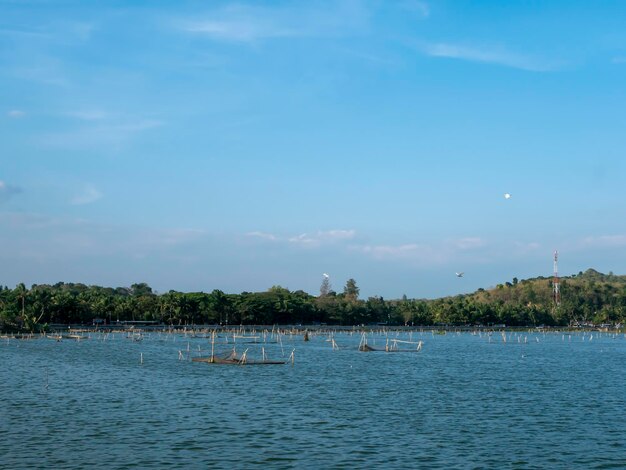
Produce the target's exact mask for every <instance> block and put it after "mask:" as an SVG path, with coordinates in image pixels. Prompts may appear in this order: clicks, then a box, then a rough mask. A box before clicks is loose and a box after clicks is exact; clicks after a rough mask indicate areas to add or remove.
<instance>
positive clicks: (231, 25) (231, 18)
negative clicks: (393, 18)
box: [175, 1, 368, 43]
mask: <svg viewBox="0 0 626 470" xmlns="http://www.w3.org/2000/svg"><path fill="white" fill-rule="evenodd" d="M367 16H368V12H367V9H366V8H365V7H364V5H361V3H360V2H353V1H333V2H321V3H317V4H313V3H312V4H307V6H306V7H299V8H296V7H290V6H280V7H276V6H271V7H270V6H257V5H254V6H253V5H241V4H239V5H229V6H227V7H224V8H219V9H214V10H212V11H209V12H207V13H206V14H205V15H203V18H201V19H198V18H194V19H185V20H179V21H177V22H176V26H175V27H176V29H178V30H179V31H182V32H185V33H190V34H196V35H202V36H205V37H207V38H210V39H214V40H221V41H230V42H241V43H250V42H255V41H259V40H264V39H276V38H293V37H311V36H328V35H333V36H334V35H343V34H345V33H346V32H347V31H351V30H354V29H356V28H361V27H362V26H363V25H364V24H365V23H366V22H367Z"/></svg>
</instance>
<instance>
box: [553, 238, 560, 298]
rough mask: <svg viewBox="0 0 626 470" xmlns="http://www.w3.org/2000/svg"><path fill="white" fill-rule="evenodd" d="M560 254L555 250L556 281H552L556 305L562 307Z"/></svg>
mask: <svg viewBox="0 0 626 470" xmlns="http://www.w3.org/2000/svg"><path fill="white" fill-rule="evenodd" d="M558 260H559V252H558V251H556V250H554V281H552V293H553V296H554V305H556V306H557V307H558V306H559V305H561V290H560V287H559V267H558Z"/></svg>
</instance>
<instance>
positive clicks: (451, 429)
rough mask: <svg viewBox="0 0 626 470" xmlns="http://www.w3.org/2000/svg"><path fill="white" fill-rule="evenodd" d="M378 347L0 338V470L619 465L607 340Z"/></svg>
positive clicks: (625, 397) (624, 370) (287, 339)
mask: <svg viewBox="0 0 626 470" xmlns="http://www.w3.org/2000/svg"><path fill="white" fill-rule="evenodd" d="M390 335H391V336H392V337H393V338H396V337H397V338H398V339H403V340H413V341H418V340H422V341H423V343H424V346H423V349H422V351H421V352H419V353H385V352H359V351H358V350H357V347H358V344H359V342H360V340H361V338H360V336H359V335H358V334H354V335H350V334H348V333H337V334H335V335H334V339H335V341H336V344H337V346H338V348H339V349H333V347H332V342H331V341H329V338H328V336H323V335H311V337H310V338H311V341H309V342H304V341H303V340H302V336H293V337H291V336H289V335H286V336H282V337H281V338H279V340H280V341H273V340H274V339H275V338H274V339H273V338H271V337H270V336H269V335H268V336H267V337H266V338H263V337H262V336H261V337H260V339H257V340H256V341H263V339H265V340H266V343H265V344H264V345H263V347H264V348H265V352H266V354H267V356H268V358H270V359H282V360H286V359H287V358H288V356H289V355H290V354H291V352H292V350H293V349H295V365H293V366H292V365H291V364H290V363H289V362H288V364H287V365H272V366H248V367H241V366H228V365H227V366H224V365H221V366H220V365H210V364H205V363H195V362H191V361H189V357H193V356H195V355H197V354H199V352H198V349H200V350H201V353H202V354H205V355H206V354H210V350H211V344H210V339H208V338H191V337H185V336H183V335H166V334H155V333H152V334H150V335H145V336H143V337H142V338H141V341H138V340H133V338H126V337H125V335H123V334H119V333H118V334H113V335H108V336H106V337H105V336H102V335H99V334H93V333H92V334H91V338H90V339H88V340H80V341H70V340H62V341H60V342H57V341H55V340H52V339H46V338H39V339H35V340H30V341H19V340H15V339H11V340H5V339H3V340H0V365H1V367H0V468H11V469H15V468H33V467H39V468H42V467H48V468H98V467H101V468H133V467H135V468H149V467H152V468H164V467H169V468H252V467H258V468H269V467H273V468H382V467H390V468H392V467H393V468H581V469H582V468H584V469H587V468H626V420H624V418H623V413H624V410H625V409H626V338H625V337H624V335H623V334H622V335H612V334H606V333H593V337H591V334H590V333H586V334H582V333H576V334H572V335H571V336H570V335H568V334H563V333H558V334H557V333H546V334H544V333H535V332H531V333H521V334H520V333H508V334H507V335H506V338H503V337H502V336H501V335H500V334H494V335H493V336H486V335H484V334H482V335H477V334H476V335H473V334H470V333H462V334H455V333H448V334H446V335H433V334H431V333H430V332H424V333H420V332H419V331H418V332H413V333H412V335H411V337H409V336H408V334H407V333H399V334H398V333H390ZM397 335H398V336H397ZM227 339H228V338H223V337H222V338H218V339H217V342H218V343H220V344H218V345H216V348H217V349H218V350H219V351H220V352H226V351H229V350H231V349H232V341H233V339H232V338H230V339H229V344H228V345H226V344H221V343H224V342H225V341H226V340H227ZM505 339H506V342H505ZM237 341H238V343H237V351H238V352H239V353H242V352H243V351H244V350H246V349H248V356H249V357H255V358H257V359H260V358H261V352H260V347H261V345H260V344H253V343H252V342H248V341H253V340H246V339H238V340H237ZM368 344H369V345H371V346H376V347H381V348H384V347H385V344H386V338H385V337H384V336H382V335H381V334H376V335H370V336H369V337H368ZM141 357H143V364H141ZM181 358H182V360H181Z"/></svg>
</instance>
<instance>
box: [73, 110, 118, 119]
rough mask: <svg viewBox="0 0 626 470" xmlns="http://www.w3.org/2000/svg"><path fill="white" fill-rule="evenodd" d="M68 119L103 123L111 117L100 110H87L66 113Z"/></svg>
mask: <svg viewBox="0 0 626 470" xmlns="http://www.w3.org/2000/svg"><path fill="white" fill-rule="evenodd" d="M65 115H66V116H67V117H71V118H74V119H78V120H80V121H101V120H103V119H106V118H108V117H110V116H111V115H110V113H107V112H105V111H102V110H99V109H86V110H80V111H68V112H66V113H65Z"/></svg>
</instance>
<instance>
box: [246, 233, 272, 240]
mask: <svg viewBox="0 0 626 470" xmlns="http://www.w3.org/2000/svg"><path fill="white" fill-rule="evenodd" d="M246 236H247V237H253V238H261V239H263V240H271V241H275V240H278V237H276V235H274V234H271V233H265V232H248V233H246Z"/></svg>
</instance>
